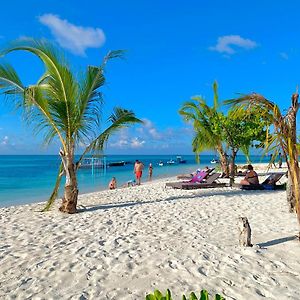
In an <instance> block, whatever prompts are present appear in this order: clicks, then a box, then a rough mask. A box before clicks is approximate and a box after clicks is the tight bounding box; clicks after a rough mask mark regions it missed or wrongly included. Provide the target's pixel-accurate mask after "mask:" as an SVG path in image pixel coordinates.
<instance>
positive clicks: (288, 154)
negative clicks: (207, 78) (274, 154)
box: [226, 92, 300, 237]
mask: <svg viewBox="0 0 300 300" xmlns="http://www.w3.org/2000/svg"><path fill="white" fill-rule="evenodd" d="M298 98H299V95H298V92H296V93H294V94H293V95H292V105H291V107H290V108H289V110H288V112H287V114H286V115H283V114H282V113H281V112H280V109H279V107H278V105H277V104H275V103H274V102H272V101H270V100H267V99H266V98H265V97H263V96H262V95H259V94H255V93H254V94H250V95H246V96H243V97H241V98H238V99H233V100H228V101H226V103H227V104H232V105H241V106H243V107H244V108H246V109H251V108H253V107H254V108H255V109H256V110H257V111H259V112H260V113H261V114H262V115H266V116H267V118H269V120H270V121H271V123H272V124H273V126H274V134H273V135H272V136H269V137H267V140H266V151H267V150H268V148H269V147H274V145H275V147H276V146H277V147H279V148H280V149H281V150H282V153H283V156H284V157H285V159H286V162H287V166H288V172H289V182H290V184H291V191H292V193H291V194H290V195H291V196H292V197H294V199H295V210H296V213H297V219H298V222H299V225H300V190H299V188H300V185H299V184H300V170H299V156H298V145H297V136H296V117H297V112H298V109H299V103H298ZM299 237H300V235H299Z"/></svg>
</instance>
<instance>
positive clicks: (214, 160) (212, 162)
mask: <svg viewBox="0 0 300 300" xmlns="http://www.w3.org/2000/svg"><path fill="white" fill-rule="evenodd" d="M219 162H220V161H219V160H218V159H215V158H214V159H212V160H211V161H210V163H211V164H218V163H219Z"/></svg>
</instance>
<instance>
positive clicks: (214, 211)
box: [0, 177, 300, 300]
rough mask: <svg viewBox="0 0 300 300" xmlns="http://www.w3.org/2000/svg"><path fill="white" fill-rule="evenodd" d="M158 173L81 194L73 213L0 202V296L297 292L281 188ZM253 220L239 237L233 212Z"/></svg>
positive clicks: (299, 255)
mask: <svg viewBox="0 0 300 300" xmlns="http://www.w3.org/2000/svg"><path fill="white" fill-rule="evenodd" d="M174 180H176V178H175V177H174V178H168V179H160V180H156V181H153V182H152V183H144V184H142V185H141V186H139V187H130V188H123V189H117V190H111V191H102V192H98V193H92V194H85V195H81V196H80V198H79V208H80V209H81V210H82V211H81V212H80V213H78V214H75V215H64V214H61V213H60V212H58V211H57V207H55V208H53V209H52V211H50V212H48V213H41V212H40V209H41V208H42V204H30V205H23V206H16V207H8V208H1V209H0V224H1V225H0V228H1V229H0V230H1V235H0V264H1V273H0V298H1V299H80V300H83V299H144V298H145V295H146V294H147V293H150V292H153V291H154V289H157V288H158V289H160V290H162V291H165V290H166V289H167V288H170V289H171V291H172V294H173V296H174V299H181V296H182V293H185V294H187V293H190V292H191V291H195V292H199V291H200V290H201V289H203V288H205V289H207V290H208V291H209V292H210V294H214V293H220V294H222V295H223V296H225V298H226V299H279V298H280V299H295V300H296V299H300V290H299V279H300V250H299V249H300V248H299V247H300V244H299V242H298V241H297V240H296V237H295V234H296V233H297V231H298V224H297V220H296V216H295V215H294V214H290V213H288V207H287V204H286V194H285V191H242V190H240V189H238V188H229V187H224V188H214V189H202V190H190V191H187V190H175V189H172V188H166V187H165V183H166V182H167V181H174ZM240 216H245V217H247V218H248V219H249V222H250V225H251V228H252V242H253V244H254V246H253V247H252V248H243V247H240V246H239V245H238V229H237V219H238V217H240Z"/></svg>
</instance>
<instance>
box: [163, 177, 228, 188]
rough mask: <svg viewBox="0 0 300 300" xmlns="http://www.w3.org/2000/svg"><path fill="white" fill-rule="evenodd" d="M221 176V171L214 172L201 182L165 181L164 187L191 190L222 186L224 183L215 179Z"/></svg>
mask: <svg viewBox="0 0 300 300" xmlns="http://www.w3.org/2000/svg"><path fill="white" fill-rule="evenodd" d="M220 176H221V173H214V174H212V175H210V176H209V177H207V179H206V180H205V181H204V180H203V181H202V182H191V181H189V182H167V183H166V187H167V186H169V187H172V188H174V189H183V190H192V189H201V188H215V187H224V186H225V185H226V184H225V183H218V182H216V180H217V179H218V178H219V177H220Z"/></svg>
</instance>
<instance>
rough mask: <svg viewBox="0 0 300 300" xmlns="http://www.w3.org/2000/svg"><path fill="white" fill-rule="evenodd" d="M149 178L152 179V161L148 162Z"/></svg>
mask: <svg viewBox="0 0 300 300" xmlns="http://www.w3.org/2000/svg"><path fill="white" fill-rule="evenodd" d="M148 174H149V180H150V181H151V180H152V174H153V166H152V163H150V164H149V173H148Z"/></svg>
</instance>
